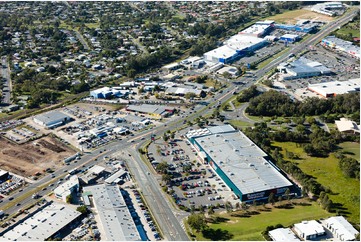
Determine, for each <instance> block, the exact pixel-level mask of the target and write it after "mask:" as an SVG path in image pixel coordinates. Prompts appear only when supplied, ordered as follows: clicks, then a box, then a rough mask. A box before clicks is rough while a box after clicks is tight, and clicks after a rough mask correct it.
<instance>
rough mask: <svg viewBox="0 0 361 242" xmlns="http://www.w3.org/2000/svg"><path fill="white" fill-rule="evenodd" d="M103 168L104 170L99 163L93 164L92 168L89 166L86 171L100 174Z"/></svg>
mask: <svg viewBox="0 0 361 242" xmlns="http://www.w3.org/2000/svg"><path fill="white" fill-rule="evenodd" d="M104 170H105V168H104V167H102V166H99V165H95V166H93V167H92V168H90V169H89V170H88V173H92V174H96V175H98V174H100V173H101V172H103V171H104Z"/></svg>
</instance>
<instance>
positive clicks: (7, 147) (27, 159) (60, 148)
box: [0, 137, 76, 177]
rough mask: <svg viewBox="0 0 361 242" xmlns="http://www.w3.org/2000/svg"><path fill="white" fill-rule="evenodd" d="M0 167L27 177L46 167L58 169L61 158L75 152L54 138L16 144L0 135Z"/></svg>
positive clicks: (60, 164) (61, 163)
mask: <svg viewBox="0 0 361 242" xmlns="http://www.w3.org/2000/svg"><path fill="white" fill-rule="evenodd" d="M35 144H36V145H35ZM0 147H1V150H0V169H3V170H7V171H10V172H13V173H15V174H18V175H21V176H25V177H29V176H32V175H34V174H35V173H37V172H40V173H43V171H44V170H46V169H47V168H52V169H55V170H56V169H58V168H59V167H61V166H62V165H63V162H62V161H63V159H64V158H66V157H69V156H71V155H73V154H75V153H76V152H75V151H73V150H71V149H70V148H68V147H66V146H65V145H64V144H62V143H60V142H59V141H57V140H56V139H54V138H51V137H44V138H41V139H38V140H36V141H35V142H28V143H26V144H23V145H16V144H13V143H12V142H10V141H8V140H6V139H4V138H2V137H0Z"/></svg>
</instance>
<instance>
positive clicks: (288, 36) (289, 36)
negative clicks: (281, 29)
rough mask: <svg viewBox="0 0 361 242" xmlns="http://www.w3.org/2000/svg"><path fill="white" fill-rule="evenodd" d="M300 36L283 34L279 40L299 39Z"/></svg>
mask: <svg viewBox="0 0 361 242" xmlns="http://www.w3.org/2000/svg"><path fill="white" fill-rule="evenodd" d="M299 37H300V36H299V35H298V34H284V35H282V36H281V38H299Z"/></svg>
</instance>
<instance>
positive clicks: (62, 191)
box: [54, 175, 79, 197]
mask: <svg viewBox="0 0 361 242" xmlns="http://www.w3.org/2000/svg"><path fill="white" fill-rule="evenodd" d="M75 186H79V179H78V176H76V175H74V176H71V177H69V180H67V181H66V182H64V183H63V184H60V185H59V186H58V187H57V188H55V189H54V194H55V195H56V196H58V197H62V196H63V195H68V194H70V190H71V189H73V188H74V187H75Z"/></svg>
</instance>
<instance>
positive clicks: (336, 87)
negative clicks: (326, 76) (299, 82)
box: [307, 79, 360, 98]
mask: <svg viewBox="0 0 361 242" xmlns="http://www.w3.org/2000/svg"><path fill="white" fill-rule="evenodd" d="M307 89H308V90H310V91H312V92H315V93H317V94H318V95H320V96H321V97H324V98H328V97H334V96H337V95H340V94H345V93H352V92H359V91H360V79H350V80H348V81H333V82H322V83H317V84H310V85H308V87H307Z"/></svg>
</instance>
